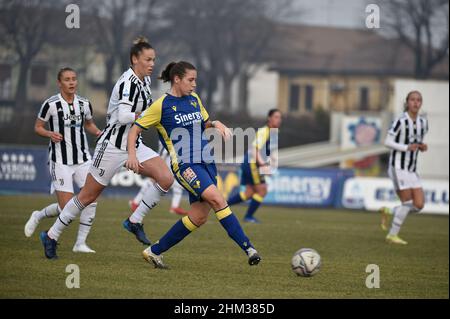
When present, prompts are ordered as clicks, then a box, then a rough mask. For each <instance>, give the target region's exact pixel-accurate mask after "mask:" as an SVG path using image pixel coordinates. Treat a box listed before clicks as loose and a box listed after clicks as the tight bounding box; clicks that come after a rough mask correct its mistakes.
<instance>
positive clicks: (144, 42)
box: [130, 36, 153, 65]
mask: <svg viewBox="0 0 450 319" xmlns="http://www.w3.org/2000/svg"><path fill="white" fill-rule="evenodd" d="M143 49H153V47H152V46H151V44H150V43H149V42H148V39H147V38H146V37H143V36H139V37H137V38H136V39H135V40H134V41H133V46H132V47H131V49H130V63H131V65H133V57H134V56H136V57H137V56H138V55H139V53H141V51H142V50H143Z"/></svg>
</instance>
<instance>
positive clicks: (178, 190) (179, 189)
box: [170, 180, 183, 207]
mask: <svg viewBox="0 0 450 319" xmlns="http://www.w3.org/2000/svg"><path fill="white" fill-rule="evenodd" d="M172 192H173V194H172V203H171V206H170V207H180V202H181V197H182V196H183V186H181V185H180V183H178V181H177V180H175V181H174V182H173V185H172Z"/></svg>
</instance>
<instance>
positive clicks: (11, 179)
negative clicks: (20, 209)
mask: <svg viewBox="0 0 450 319" xmlns="http://www.w3.org/2000/svg"><path fill="white" fill-rule="evenodd" d="M47 161H48V153H47V150H46V149H27V148H12V147H7V148H4V147H1V148H0V191H1V192H3V193H8V192H11V193H14V192H26V193H28V192H50V173H49V169H48V164H47Z"/></svg>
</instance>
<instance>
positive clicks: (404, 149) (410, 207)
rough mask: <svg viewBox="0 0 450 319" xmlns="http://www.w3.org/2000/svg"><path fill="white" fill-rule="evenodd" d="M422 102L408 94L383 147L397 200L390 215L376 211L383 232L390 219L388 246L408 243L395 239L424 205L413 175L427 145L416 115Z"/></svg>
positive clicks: (424, 121)
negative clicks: (411, 214)
mask: <svg viewBox="0 0 450 319" xmlns="http://www.w3.org/2000/svg"><path fill="white" fill-rule="evenodd" d="M422 102H423V100H422V94H421V93H420V92H419V91H412V92H409V93H408V95H407V96H406V101H405V112H404V113H403V114H402V115H400V117H399V118H397V119H396V120H395V121H394V122H393V124H392V127H391V129H390V130H389V132H388V135H387V137H386V141H385V145H386V146H387V147H388V148H390V149H391V153H390V158H389V170H388V173H389V177H390V178H391V180H392V182H393V184H394V188H395V190H396V192H397V195H398V197H399V198H400V201H401V205H400V206H397V207H395V208H394V210H393V212H391V211H390V210H389V209H388V208H386V207H383V208H381V209H380V212H381V216H382V218H381V227H382V229H383V230H386V231H387V230H388V227H389V220H390V219H391V217H392V216H393V219H392V225H391V228H390V230H389V233H388V235H387V236H386V241H387V242H388V243H392V244H400V245H406V244H408V243H407V242H406V241H405V240H403V239H401V238H400V237H399V236H398V234H399V232H400V228H401V226H402V225H403V223H404V221H405V219H406V217H407V216H408V214H409V213H410V212H412V213H417V212H420V211H421V210H422V208H423V206H424V204H425V197H424V193H423V189H422V184H421V182H420V179H419V175H418V174H417V158H418V156H419V152H426V151H427V150H428V146H427V144H425V143H424V137H425V135H426V133H427V132H428V121H427V119H426V118H425V117H423V116H421V115H419V111H420V109H421V107H422Z"/></svg>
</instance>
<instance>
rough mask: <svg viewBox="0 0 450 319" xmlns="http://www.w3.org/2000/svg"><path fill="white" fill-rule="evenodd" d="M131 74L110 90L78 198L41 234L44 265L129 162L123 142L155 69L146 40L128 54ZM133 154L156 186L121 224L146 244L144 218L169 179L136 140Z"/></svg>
mask: <svg viewBox="0 0 450 319" xmlns="http://www.w3.org/2000/svg"><path fill="white" fill-rule="evenodd" d="M129 57H130V64H131V66H130V68H129V69H128V70H127V71H125V72H124V73H123V74H122V76H121V77H120V78H119V80H118V81H117V83H116V85H115V86H114V88H113V91H112V94H111V97H110V100H109V105H108V111H107V125H106V127H105V129H104V130H103V132H102V135H101V136H100V137H99V139H98V141H97V147H96V149H95V153H94V159H93V163H92V165H91V166H90V168H89V173H88V175H87V178H86V183H85V185H84V187H83V188H82V189H81V191H80V193H79V194H78V195H76V196H74V197H73V198H72V199H71V200H70V201H69V202H68V203H67V205H66V206H65V207H64V209H63V211H62V212H61V214H60V216H59V218H58V219H57V221H56V222H55V224H53V226H52V227H51V228H50V229H49V230H48V232H42V233H41V236H40V237H41V242H42V244H43V246H44V253H45V256H46V257H47V258H48V259H53V258H57V255H56V248H57V240H58V239H59V237H60V236H61V234H62V232H63V231H64V230H65V229H66V228H67V226H68V225H69V224H70V222H71V221H72V220H73V219H74V218H76V216H78V215H79V214H80V213H81V212H82V211H83V210H84V209H85V208H86V207H87V206H88V205H90V204H91V203H92V202H94V201H96V200H97V198H98V197H99V196H100V194H101V193H102V191H103V190H104V189H105V187H106V186H107V185H108V184H109V182H110V181H111V179H112V178H113V176H114V175H115V174H116V173H117V172H118V171H119V170H120V169H121V168H122V167H123V166H124V164H125V162H126V161H127V159H128V153H127V148H128V146H129V145H127V141H128V140H127V138H128V132H129V131H130V128H131V127H132V126H133V123H134V121H135V120H136V119H137V118H138V117H139V115H140V114H141V112H142V111H144V110H145V109H146V108H147V106H148V105H150V103H151V101H152V98H151V91H150V75H151V74H152V72H153V67H154V64H155V58H156V52H155V49H154V48H153V47H152V46H151V45H150V43H149V42H148V41H147V39H145V38H142V37H140V38H138V39H136V41H135V42H134V43H133V45H132V47H131V48H130V56H129ZM133 143H134V144H135V145H134V146H135V148H136V149H137V156H138V161H139V169H138V170H137V171H138V173H139V174H141V175H143V176H146V177H151V178H152V179H153V180H154V181H155V183H154V184H152V187H149V189H148V190H147V192H146V193H145V194H144V198H143V200H142V201H141V203H140V205H139V207H138V208H137V209H136V211H135V212H134V213H133V214H132V215H131V216H130V217H129V218H127V219H126V220H125V221H124V222H123V226H124V227H125V229H126V230H128V231H129V232H131V233H133V234H134V235H135V237H136V239H137V240H138V241H140V242H141V243H143V244H145V245H149V244H150V240H149V239H148V238H147V236H146V234H145V232H144V229H143V223H142V221H143V218H144V217H145V215H146V214H147V213H148V212H149V211H150V209H152V208H153V207H154V206H155V205H156V204H157V203H158V202H159V200H160V197H161V196H162V195H164V194H166V193H167V191H168V190H169V188H170V187H171V186H172V183H173V180H174V179H173V176H172V174H171V173H170V171H169V169H168V167H167V165H166V164H165V162H164V161H163V160H162V159H161V157H160V156H159V155H158V153H156V152H155V151H153V150H152V149H151V148H149V147H147V146H145V145H144V144H143V143H142V139H141V137H140V136H137V138H136V139H135V140H134V141H133Z"/></svg>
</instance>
